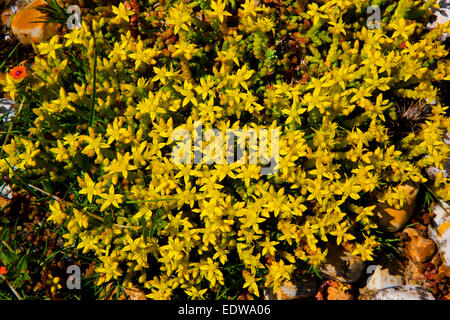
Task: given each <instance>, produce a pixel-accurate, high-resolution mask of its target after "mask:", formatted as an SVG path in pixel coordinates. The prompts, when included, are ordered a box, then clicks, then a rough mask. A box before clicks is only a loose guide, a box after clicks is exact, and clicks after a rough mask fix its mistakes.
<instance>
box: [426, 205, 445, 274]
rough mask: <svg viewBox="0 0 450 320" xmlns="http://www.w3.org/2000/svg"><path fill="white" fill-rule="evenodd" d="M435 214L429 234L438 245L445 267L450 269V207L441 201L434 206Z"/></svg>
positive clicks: (429, 227)
mask: <svg viewBox="0 0 450 320" xmlns="http://www.w3.org/2000/svg"><path fill="white" fill-rule="evenodd" d="M433 213H434V215H435V217H434V218H433V226H431V225H430V226H428V234H429V237H430V238H431V239H432V240H433V241H434V242H435V243H436V244H437V247H438V249H439V253H440V255H441V258H442V263H443V265H444V266H446V267H450V206H449V205H448V203H447V202H445V201H442V200H440V202H439V204H435V205H434V207H433Z"/></svg>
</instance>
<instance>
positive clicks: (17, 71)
mask: <svg viewBox="0 0 450 320" xmlns="http://www.w3.org/2000/svg"><path fill="white" fill-rule="evenodd" d="M9 75H10V76H11V77H13V78H14V80H19V79H23V78H25V77H26V76H27V68H25V67H24V66H19V67H14V68H12V69H11V71H10V72H9Z"/></svg>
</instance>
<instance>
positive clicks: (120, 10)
mask: <svg viewBox="0 0 450 320" xmlns="http://www.w3.org/2000/svg"><path fill="white" fill-rule="evenodd" d="M112 12H113V13H114V14H115V15H116V17H115V18H114V19H112V20H111V22H113V23H120V22H121V21H122V20H125V21H126V22H130V18H129V16H132V15H134V12H133V11H129V10H127V9H126V8H125V5H124V4H123V3H122V2H121V3H120V4H119V7H116V6H112Z"/></svg>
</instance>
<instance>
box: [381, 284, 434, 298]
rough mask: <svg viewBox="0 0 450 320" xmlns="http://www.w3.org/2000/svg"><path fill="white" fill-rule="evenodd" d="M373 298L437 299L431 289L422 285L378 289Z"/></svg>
mask: <svg viewBox="0 0 450 320" xmlns="http://www.w3.org/2000/svg"><path fill="white" fill-rule="evenodd" d="M373 300H436V299H435V298H434V296H433V294H431V292H430V291H428V290H427V289H425V288H424V287H420V286H411V285H406V286H397V287H391V288H385V289H381V290H378V291H377V292H376V293H375V295H374V297H373Z"/></svg>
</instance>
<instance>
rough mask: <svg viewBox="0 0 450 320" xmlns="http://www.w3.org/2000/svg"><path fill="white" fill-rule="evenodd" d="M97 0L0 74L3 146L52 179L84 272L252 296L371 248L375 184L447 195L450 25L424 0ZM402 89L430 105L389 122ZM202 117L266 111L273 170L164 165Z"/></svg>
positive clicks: (12, 169) (238, 119)
mask: <svg viewBox="0 0 450 320" xmlns="http://www.w3.org/2000/svg"><path fill="white" fill-rule="evenodd" d="M373 4H374V5H378V6H379V7H380V10H381V13H382V16H381V22H380V28H379V29H368V28H367V26H366V21H367V18H368V14H367V13H366V9H367V7H368V6H369V5H373ZM102 5H104V6H102V7H98V8H97V9H96V11H91V12H89V13H88V14H87V15H86V19H85V20H84V21H83V24H82V28H81V29H74V30H72V31H67V32H66V33H64V34H62V35H57V36H54V37H53V38H52V39H51V40H49V41H48V42H44V43H41V44H39V45H38V46H37V48H36V49H37V56H36V58H35V63H34V66H33V68H32V70H29V72H28V75H27V76H26V77H25V78H23V79H22V78H21V79H14V78H13V77H11V76H10V75H7V77H6V80H5V81H4V83H3V91H4V92H5V93H8V94H9V95H10V96H11V97H12V98H13V99H14V100H15V101H19V102H22V103H23V106H22V109H21V112H20V113H19V114H18V116H17V119H16V121H15V124H14V126H15V130H14V131H13V133H12V134H11V136H10V137H8V138H9V139H8V141H5V143H4V145H3V148H2V150H1V155H2V156H1V159H0V173H1V174H2V175H4V176H9V177H10V178H11V179H12V180H13V182H14V185H15V187H16V188H27V186H29V185H30V184H31V185H33V186H36V187H38V188H40V189H42V190H44V191H45V192H47V194H49V195H51V197H49V198H48V199H47V202H46V204H45V205H46V206H48V212H49V214H48V220H49V221H52V222H54V223H55V224H57V225H60V226H61V227H62V228H63V230H64V236H63V238H64V239H65V246H66V247H67V248H71V249H73V250H74V251H75V252H80V253H82V254H86V255H90V256H92V257H94V258H95V259H96V260H97V261H98V263H97V268H96V269H95V271H96V273H97V275H98V279H97V285H99V286H106V285H107V284H109V283H112V282H116V283H120V284H121V285H123V286H124V287H139V288H141V289H143V290H145V292H146V293H147V297H149V298H151V299H173V298H177V297H188V298H192V299H212V298H230V297H236V296H237V294H239V293H240V291H239V290H242V289H241V288H245V290H248V292H249V293H251V294H253V295H255V296H257V297H260V296H261V293H262V292H261V288H262V287H267V288H273V289H274V290H276V289H277V288H278V287H279V286H280V285H281V284H282V282H283V281H284V280H286V279H291V278H292V277H294V276H295V275H296V274H297V272H299V270H305V269H307V268H308V267H307V266H308V265H309V266H311V267H313V268H315V267H318V266H320V265H321V264H322V263H324V262H325V261H326V256H327V253H328V249H327V247H328V243H331V242H333V243H336V244H337V245H338V246H344V247H345V248H347V249H350V250H351V253H352V254H353V255H358V256H360V257H361V258H362V259H363V260H372V259H373V257H374V256H375V254H376V250H377V249H378V248H379V241H378V238H377V236H376V233H375V230H377V221H376V219H375V216H374V209H375V207H376V200H373V194H374V193H376V192H377V191H380V190H387V191H388V192H386V193H385V195H384V197H385V198H383V199H381V200H386V201H388V202H389V203H390V204H392V205H393V206H396V207H400V206H401V205H402V204H403V202H404V200H405V199H404V195H403V193H402V192H401V191H400V189H399V188H398V186H399V185H401V184H403V183H406V182H410V181H412V182H414V183H418V184H427V185H428V186H429V187H430V188H432V189H433V190H434V192H435V194H436V195H437V196H439V197H440V198H442V199H444V200H446V201H448V200H450V188H449V187H448V184H449V180H448V178H445V177H443V176H442V174H441V175H438V176H437V178H436V180H435V181H428V178H427V177H426V176H425V175H424V169H425V168H427V167H428V166H430V165H434V166H436V167H439V168H442V165H443V163H444V162H445V161H446V159H448V157H449V155H450V150H449V147H448V146H447V145H446V144H445V143H444V142H443V141H442V140H443V139H442V137H443V135H444V134H445V132H446V131H448V130H449V125H450V123H449V120H448V112H447V106H445V105H444V104H443V101H441V97H440V94H439V93H440V91H439V85H440V84H442V83H443V82H444V81H448V80H450V76H449V71H450V64H449V61H448V59H447V56H448V48H446V47H445V45H444V43H443V42H442V41H440V37H441V36H442V34H443V33H445V32H449V25H448V23H447V24H445V25H438V26H437V27H436V28H435V29H433V30H432V31H429V30H427V29H426V28H425V26H426V24H427V22H428V21H429V19H430V17H431V15H432V9H433V8H436V5H437V3H436V1H426V2H424V1H383V0H380V1H375V2H370V1H362V0H357V1H338V0H332V1H301V0H299V1H277V0H268V1H253V0H246V1H228V0H218V1H201V0H197V1H178V0H177V1H174V0H172V1H156V0H149V1H130V2H127V1H125V2H124V3H122V2H117V1H115V2H113V5H108V4H102ZM404 104H408V105H426V106H427V112H423V113H422V114H421V116H420V117H416V118H414V124H411V125H409V126H408V125H407V126H406V127H402V130H401V131H399V130H398V126H397V124H398V123H399V121H400V120H401V119H400V118H401V115H402V114H404V112H403V113H402V112H401V110H404V109H402V108H404ZM196 121H200V122H201V123H202V125H203V129H204V130H206V129H209V128H217V129H219V130H221V132H225V131H226V129H239V128H242V129H244V130H247V129H257V130H262V129H278V130H279V132H280V138H279V139H280V141H279V154H280V159H279V163H278V166H277V172H276V173H275V174H273V175H268V176H264V175H261V174H260V170H261V168H262V167H263V165H262V164H259V163H258V164H248V163H246V164H238V163H233V164H231V163H230V164H227V163H224V164H214V163H213V164H207V163H201V164H177V163H174V162H173V161H172V159H171V152H172V149H173V146H174V145H175V144H176V141H174V140H173V138H172V133H173V132H174V131H175V130H176V129H186V130H188V131H189V132H193V129H194V123H195V122H196ZM1 137H2V138H5V136H4V135H1ZM2 140H3V139H2ZM203 144H204V145H205V146H206V145H207V142H203ZM269 146H270V143H269ZM272 147H273V146H272ZM225 151H226V150H225ZM260 151H261V150H260ZM193 152H194V150H192V157H193ZM381 200H380V201H381Z"/></svg>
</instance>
